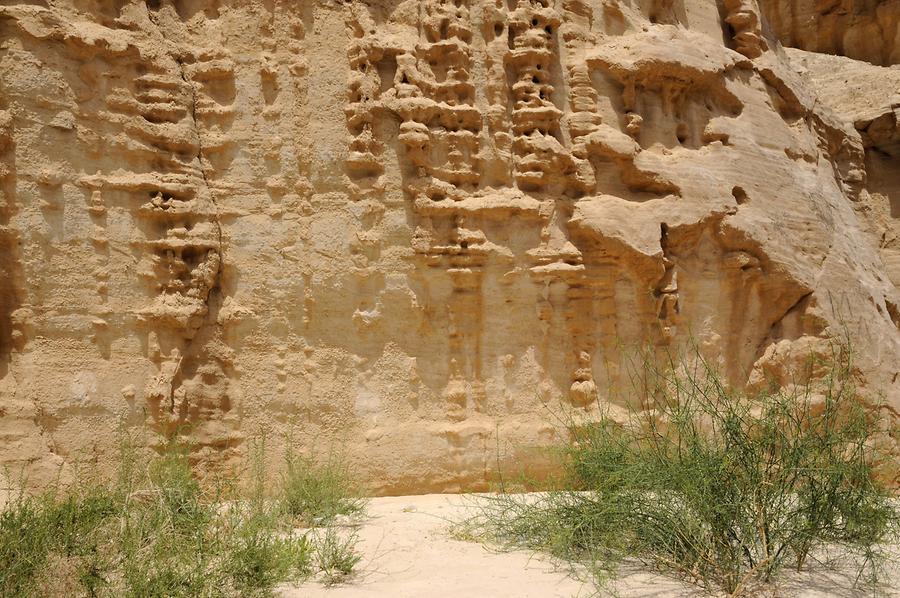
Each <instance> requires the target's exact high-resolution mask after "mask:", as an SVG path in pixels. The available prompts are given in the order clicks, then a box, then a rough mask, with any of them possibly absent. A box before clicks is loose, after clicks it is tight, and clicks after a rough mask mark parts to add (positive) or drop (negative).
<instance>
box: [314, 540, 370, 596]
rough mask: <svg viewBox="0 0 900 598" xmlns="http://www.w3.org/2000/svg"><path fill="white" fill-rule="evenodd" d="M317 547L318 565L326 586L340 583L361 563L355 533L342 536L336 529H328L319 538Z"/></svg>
mask: <svg viewBox="0 0 900 598" xmlns="http://www.w3.org/2000/svg"><path fill="white" fill-rule="evenodd" d="M316 546H317V550H316V563H317V565H318V567H319V570H320V571H321V572H322V582H323V583H324V584H325V585H329V586H330V585H334V584H337V583H340V582H341V581H343V580H344V578H346V577H347V576H348V575H350V573H351V572H352V571H353V569H354V567H356V565H357V564H358V563H359V560H360V555H359V554H358V553H357V552H356V549H355V546H356V534H355V533H351V534H349V535H343V536H342V535H341V534H340V533H338V532H337V531H336V530H335V529H334V528H332V527H328V528H325V529H324V531H323V532H322V533H321V535H320V536H319V538H318V542H317V544H316Z"/></svg>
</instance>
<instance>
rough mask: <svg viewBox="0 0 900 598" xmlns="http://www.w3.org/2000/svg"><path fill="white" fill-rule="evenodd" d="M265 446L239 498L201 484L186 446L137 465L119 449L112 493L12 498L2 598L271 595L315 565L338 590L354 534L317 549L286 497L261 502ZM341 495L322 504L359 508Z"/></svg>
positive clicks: (2, 558) (99, 487) (86, 488)
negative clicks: (290, 511)
mask: <svg viewBox="0 0 900 598" xmlns="http://www.w3.org/2000/svg"><path fill="white" fill-rule="evenodd" d="M260 447H261V448H260V451H256V450H255V449H254V450H253V451H251V470H252V471H253V475H254V476H255V479H254V481H253V484H252V485H251V488H250V491H249V492H244V493H242V494H241V495H235V492H234V491H233V490H232V489H230V488H223V487H221V486H216V487H214V488H205V487H203V486H201V484H200V483H199V482H198V481H197V479H196V477H195V476H194V474H193V471H192V468H191V465H190V461H189V459H188V454H187V451H186V450H185V448H184V447H182V446H179V445H177V444H172V445H171V446H169V447H168V448H167V449H166V450H165V451H163V453H162V454H161V455H159V456H158V457H157V458H154V459H153V460H151V461H150V463H149V465H148V466H147V467H140V466H139V465H138V463H139V460H138V459H137V458H136V456H135V452H134V450H133V446H131V445H130V444H129V443H123V451H122V455H121V459H120V472H119V475H118V477H117V479H116V480H114V481H113V482H112V483H108V484H103V483H87V484H83V485H81V486H80V487H74V488H68V489H66V490H65V491H61V490H54V491H51V492H47V493H45V494H42V495H39V496H26V495H20V496H17V497H15V498H14V499H13V500H12V501H11V502H10V503H9V504H8V505H6V507H5V508H4V510H3V511H2V513H0V595H2V596H10V597H19V596H23V597H31V596H46V597H55V596H60V595H85V596H111V597H112V596H115V597H119V596H125V597H135V598H138V597H140V598H155V597H159V598H162V597H166V598H171V597H185V598H188V597H191V598H194V597H210V598H212V597H220V596H221V597H228V596H267V595H271V593H272V591H273V590H274V588H275V586H276V585H277V584H279V583H282V582H285V581H293V580H300V579H303V578H306V577H308V576H310V575H311V574H313V573H314V572H315V570H316V566H317V564H321V565H320V566H326V565H327V567H328V569H327V570H325V571H323V575H324V578H325V579H326V581H327V582H328V583H336V582H337V581H339V580H340V579H341V578H343V577H345V576H346V575H347V574H349V573H350V572H351V571H352V569H353V567H354V566H355V565H356V563H357V562H358V557H356V560H353V558H351V557H350V556H347V555H354V554H355V553H354V552H353V545H352V543H353V542H355V536H353V537H352V538H347V539H345V541H344V543H343V544H340V543H334V542H333V543H332V544H328V543H323V544H322V545H321V546H319V545H318V544H317V543H316V544H315V545H314V543H313V541H312V540H311V535H310V532H303V533H298V532H297V531H296V530H295V529H294V523H295V521H294V518H293V517H292V516H291V515H289V514H288V513H287V512H286V511H285V510H284V508H283V503H284V497H282V496H274V497H268V496H265V495H264V494H263V493H262V489H264V488H265V479H264V476H265V473H264V471H263V469H262V468H261V467H258V466H257V465H256V461H257V460H258V459H260V458H261V456H262V453H261V451H262V450H264V445H260ZM295 475H299V474H298V473H296V470H295ZM337 492H338V491H337V489H335V488H332V489H331V490H330V494H329V496H330V498H329V500H331V501H333V502H334V503H340V501H341V500H344V499H346V500H348V501H351V502H352V501H353V500H354V499H351V498H349V497H340V496H339V495H338V493H337ZM226 498H227V499H228V500H226ZM360 508H361V506H360ZM326 536H327V533H326Z"/></svg>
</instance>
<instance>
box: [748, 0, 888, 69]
mask: <svg viewBox="0 0 900 598" xmlns="http://www.w3.org/2000/svg"><path fill="white" fill-rule="evenodd" d="M760 4H761V5H762V9H763V12H764V13H765V16H766V19H767V20H768V22H769V23H770V24H771V26H772V30H773V31H774V33H775V35H776V36H777V37H778V38H779V39H780V40H781V42H782V43H783V44H784V45H786V46H792V47H795V48H799V49H802V50H807V51H810V52H822V53H826V54H839V55H841V56H847V57H849V58H854V59H856V60H865V61H866V62H871V63H872V64H877V65H882V66H889V65H892V64H900V0H760Z"/></svg>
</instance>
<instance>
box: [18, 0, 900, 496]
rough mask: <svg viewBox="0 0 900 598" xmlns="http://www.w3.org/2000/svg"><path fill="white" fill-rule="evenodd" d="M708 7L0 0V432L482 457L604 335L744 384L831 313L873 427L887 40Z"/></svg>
mask: <svg viewBox="0 0 900 598" xmlns="http://www.w3.org/2000/svg"><path fill="white" fill-rule="evenodd" d="M721 4H722V5H721V8H720V7H719V6H717V4H716V3H711V2H702V1H699V0H685V1H683V2H682V1H674V2H672V1H662V0H653V1H649V0H648V1H639V0H633V1H630V0H452V1H451V0H421V1H419V0H402V1H401V0H371V1H344V2H338V1H328V0H318V1H312V0H310V1H303V2H297V1H288V0H273V1H268V2H263V1H261V0H260V1H256V0H235V1H221V2H220V1H206V2H203V1H199V0H193V1H188V0H174V1H173V0H155V1H149V0H148V1H147V2H143V1H137V0H134V1H127V0H119V1H117V2H112V1H110V2H102V1H100V0H58V1H54V2H46V3H44V2H20V3H16V2H6V3H4V5H3V6H0V190H2V194H3V201H2V203H0V273H2V276H3V278H2V280H0V409H2V412H0V430H2V438H3V443H2V446H0V460H2V461H3V462H5V463H7V464H10V465H12V466H14V467H19V466H22V467H24V470H25V471H27V473H28V475H29V476H31V479H32V480H34V483H41V482H42V480H43V481H46V480H47V479H50V478H49V477H48V476H52V475H55V472H56V470H57V469H58V468H60V467H62V468H63V471H64V472H65V471H66V468H65V467H66V466H65V464H66V463H70V462H72V461H73V460H75V459H76V458H83V457H85V456H92V457H95V458H96V460H97V462H98V463H100V464H108V463H110V462H111V460H112V455H113V454H114V447H115V443H116V439H117V437H118V436H119V435H120V430H122V429H132V428H133V429H138V430H143V431H144V433H145V437H146V442H147V443H148V444H151V445H153V444H160V443H161V442H163V441H164V439H165V438H167V437H170V436H172V435H182V436H184V437H185V438H187V439H189V442H190V443H191V446H192V447H193V451H194V456H195V457H196V459H197V460H198V461H200V462H201V463H203V464H204V465H205V466H206V467H208V468H210V469H215V468H229V467H231V466H233V465H235V464H236V463H238V461H239V458H240V457H241V456H242V455H243V454H244V452H245V451H246V448H247V442H248V439H249V438H251V437H254V436H256V435H258V434H260V433H262V432H263V431H266V432H267V433H268V435H269V437H270V438H271V439H273V440H272V441H273V443H274V444H275V446H276V447H277V446H278V445H279V443H281V442H282V439H283V438H284V437H285V436H286V435H290V436H291V438H292V439H293V440H292V441H293V442H295V443H297V444H298V445H300V446H301V447H302V448H304V449H314V450H321V451H325V450H332V449H337V450H342V451H345V452H346V453H347V454H348V456H349V457H350V459H351V460H352V462H353V464H354V466H355V467H357V468H358V469H359V471H361V472H362V473H363V475H364V476H365V477H366V479H367V480H368V481H369V482H370V483H371V485H372V488H373V490H374V491H376V492H408V491H424V490H454V489H459V488H462V487H477V486H479V485H482V484H483V483H484V482H485V480H486V479H488V478H489V477H490V476H491V475H492V471H493V468H494V467H495V459H496V458H497V457H498V455H499V456H500V458H501V459H512V458H514V457H519V458H524V459H525V460H526V461H527V458H525V457H523V456H522V455H521V454H520V453H519V451H518V450H517V448H516V447H521V446H527V445H534V444H541V443H546V442H549V441H551V440H552V439H553V435H554V433H555V422H554V421H551V418H550V417H548V415H547V411H546V409H545V407H544V403H546V402H551V403H553V404H560V403H557V401H561V404H562V405H566V406H569V407H571V408H573V409H584V410H588V411H589V410H591V409H596V408H597V406H598V405H604V404H612V405H613V406H617V405H618V406H622V401H626V400H627V395H628V393H627V392H624V391H623V390H622V389H625V388H627V383H628V380H629V373H628V371H627V370H628V367H627V357H626V354H627V351H626V350H624V349H623V347H635V346H650V347H654V348H655V349H656V350H659V351H664V350H665V349H667V348H677V347H679V346H683V345H684V344H686V343H690V342H696V343H697V344H698V345H699V347H700V348H701V350H702V351H703V352H704V353H705V354H706V355H707V356H709V357H710V358H711V359H713V360H714V361H715V362H716V363H717V364H719V365H720V366H721V367H722V368H723V370H724V371H725V372H726V373H727V375H728V377H729V379H730V381H731V383H732V384H734V385H736V386H737V387H743V386H746V385H748V384H750V385H751V386H752V385H758V384H760V383H761V380H763V379H764V378H766V377H767V376H770V375H776V376H777V375H779V374H778V373H779V372H782V373H783V372H784V371H785V368H787V366H789V365H790V363H792V362H794V361H796V360H797V359H799V358H800V357H802V356H805V355H807V354H808V353H809V351H825V350H827V346H828V340H827V339H828V338H830V337H832V336H835V335H839V334H842V333H843V331H845V330H846V331H848V332H849V333H850V335H851V337H852V339H853V343H854V347H855V349H856V351H857V353H858V361H857V364H858V367H859V370H860V375H861V379H862V380H863V389H864V390H865V392H867V393H868V396H870V397H875V396H879V395H880V396H883V397H885V401H886V405H887V406H886V408H885V416H884V418H883V420H884V422H885V426H886V427H887V428H888V429H889V430H890V429H892V430H894V431H896V421H897V420H896V413H897V409H898V408H900V379H898V377H900V330H898V328H900V293H898V289H897V286H896V285H897V284H898V283H900V225H898V222H900V220H898V218H900V195H898V193H900V191H898V178H897V177H898V175H897V173H898V172H900V167H898V161H897V138H898V134H897V103H896V101H895V100H888V99H884V98H880V97H877V96H876V95H875V92H874V91H873V88H872V86H873V85H875V84H874V83H872V84H870V83H869V77H871V80H872V81H874V82H877V84H878V85H882V86H883V87H884V88H885V89H888V88H890V87H891V86H893V89H894V90H895V91H896V89H897V86H896V84H895V83H896V81H897V76H896V75H897V71H896V70H895V69H888V68H883V67H875V66H871V65H867V66H870V68H872V69H875V70H873V71H871V75H867V76H866V78H863V79H859V84H858V85H857V86H856V87H853V86H847V85H844V86H843V87H841V86H840V85H838V86H837V87H838V88H840V89H836V90H834V89H833V88H834V85H832V83H831V82H829V80H828V74H829V73H833V72H835V71H834V69H833V68H831V67H826V68H825V69H824V70H823V69H820V68H818V65H819V64H820V62H821V61H825V60H828V59H833V60H835V61H837V62H838V63H840V64H841V65H845V64H848V62H847V61H848V59H845V58H842V57H834V56H825V57H820V56H819V55H810V56H811V58H809V60H806V59H805V58H804V56H806V55H807V54H804V53H802V52H799V51H793V50H792V51H791V52H790V53H789V55H788V54H785V52H784V51H783V50H782V49H781V47H780V44H779V43H778V41H777V40H776V39H775V38H773V37H771V35H770V28H769V26H768V24H767V23H766V20H765V18H764V16H763V14H762V13H761V12H760V8H759V6H758V5H757V3H756V1H755V0H733V1H732V0H726V1H725V2H724V3H721ZM762 4H763V5H766V4H772V3H766V2H763V3H762ZM818 4H821V3H818ZM818 4H817V5H818ZM882 4H885V5H887V4H891V3H882ZM894 4H896V3H894ZM777 8H778V7H772V6H768V7H767V10H766V13H768V14H770V16H771V15H772V14H774V13H773V11H776V9H777ZM879 10H880V9H879ZM878 14H881V13H880V12H879V13H878ZM892 14H893V13H892ZM879 18H880V17H879ZM888 21H890V19H888ZM829 22H831V21H829ZM854 22H855V21H854ZM890 22H892V23H895V28H896V19H895V20H894V21H890ZM784 23H786V21H784V19H783V18H782V21H778V22H777V23H776V27H775V30H778V31H780V30H781V29H783V28H784V27H788V28H790V27H789V26H788V25H784ZM835 23H836V24H834V25H833V27H835V28H841V27H845V25H843V24H841V23H838V22H835ZM846 27H849V25H847V26H846ZM791 31H792V32H794V33H792V35H794V34H795V33H796V30H795V29H791ZM848 31H849V30H848ZM785 35H786V34H785ZM848 35H849V34H848ZM792 39H793V38H792ZM891 43H893V42H891ZM798 45H802V44H798ZM803 47H807V49H813V50H823V51H827V52H835V53H840V52H838V50H842V51H843V50H847V48H849V47H850V45H849V44H847V43H844V44H843V45H842V46H840V47H839V48H836V47H835V46H834V45H827V44H826V45H816V46H815V47H809V46H808V45H803ZM860 47H862V46H860ZM866 47H867V48H868V46H866ZM885 48H887V50H885V51H886V52H887V53H886V54H884V53H883V56H882V55H879V56H881V58H879V59H877V60H876V59H875V58H873V57H874V56H875V55H874V54H871V52H869V50H866V52H869V53H868V54H866V55H865V56H862V57H863V58H866V59H868V60H870V61H871V62H875V63H878V64H889V63H891V62H896V50H895V49H891V48H896V45H893V46H891V45H890V44H888V42H884V44H883V46H881V49H882V50H884V49H885ZM848 53H849V52H848ZM851 55H852V53H851ZM788 56H790V58H789V57H788ZM804 61H805V62H804ZM804 65H805V66H804ZM867 72H868V71H867ZM853 89H855V90H857V91H856V92H854V93H857V92H858V93H859V94H860V96H861V97H863V98H865V100H866V101H867V102H868V103H867V104H866V106H865V109H862V108H861V107H860V106H859V105H858V104H857V103H856V102H849V101H847V100H846V97H847V96H846V95H843V96H842V95H841V94H848V93H851V91H852V90H853ZM835 98H837V99H835ZM841 98H845V99H841ZM882 100H884V101H882ZM782 381H783V382H784V381H785V380H782ZM611 389H612V390H611ZM498 447H499V449H498ZM498 450H499V453H498ZM529 458H530V457H529ZM534 462H535V463H537V459H536V458H534Z"/></svg>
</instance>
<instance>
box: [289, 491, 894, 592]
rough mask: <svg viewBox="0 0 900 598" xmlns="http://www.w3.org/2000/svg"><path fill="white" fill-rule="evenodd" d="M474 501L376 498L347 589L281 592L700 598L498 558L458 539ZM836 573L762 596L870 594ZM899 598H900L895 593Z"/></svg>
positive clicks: (543, 562) (508, 555)
mask: <svg viewBox="0 0 900 598" xmlns="http://www.w3.org/2000/svg"><path fill="white" fill-rule="evenodd" d="M472 500H473V499H472V497H462V496H458V495H440V494H432V495H424V496H401V497H387V498H375V499H372V500H371V501H370V502H369V504H368V507H367V518H366V519H365V521H364V523H363V525H362V526H361V527H360V528H359V544H358V546H357V548H358V550H359V552H360V553H361V554H362V555H363V558H362V561H361V563H360V564H359V565H358V567H357V569H358V572H357V573H356V574H355V575H354V576H353V577H352V578H351V579H349V580H348V582H347V583H344V584H341V585H337V586H333V587H330V588H328V587H324V586H323V585H322V584H321V583H319V582H317V581H309V582H307V583H305V584H303V585H301V586H299V587H296V586H294V587H290V586H282V587H281V588H279V596H281V597H282V598H370V597H376V596H377V597H384V598H470V597H471V598H493V597H497V598H505V597H510V598H513V597H514V598H555V597H559V598H583V597H587V596H598V595H600V596H607V595H609V596H613V595H614V596H620V597H622V598H630V597H639V596H640V597H648V598H653V597H659V598H662V597H670V596H671V597H679V598H681V597H683V598H687V597H700V596H709V594H707V593H703V592H701V591H699V590H697V589H696V588H694V587H692V586H688V585H686V584H683V583H681V582H679V581H677V580H673V579H671V578H668V577H663V576H660V575H655V574H652V573H648V572H646V571H643V570H641V569H639V568H637V567H627V566H626V567H624V568H623V570H622V571H621V572H620V577H619V578H618V579H617V580H616V581H615V583H613V584H612V585H611V586H610V587H608V588H605V589H603V590H601V591H598V590H597V588H596V587H595V586H594V584H593V583H592V582H590V581H589V580H579V579H576V577H575V576H573V575H570V574H569V571H567V570H566V569H565V568H564V567H560V566H554V564H553V563H552V562H551V561H550V560H549V559H547V558H545V557H541V556H538V555H534V554H532V553H529V552H527V551H513V552H498V551H496V550H491V549H489V548H487V547H485V546H483V545H481V544H478V543H476V542H466V541H462V540H456V539H453V538H452V537H451V534H450V527H451V525H452V523H453V522H457V521H460V520H461V519H463V518H464V517H465V516H466V513H467V511H468V510H469V509H470V508H471V504H472V502H471V501H472ZM851 582H852V580H850V579H848V578H847V577H846V576H844V575H839V574H837V573H835V572H834V571H833V570H832V569H831V568H829V567H819V568H818V569H817V570H815V571H814V572H812V573H808V574H804V575H802V576H795V577H791V578H789V579H788V580H787V581H785V582H784V583H782V584H781V585H780V586H779V587H778V588H773V589H769V590H767V591H766V592H764V593H763V594H762V595H765V596H778V597H782V596H783V597H785V598H788V597H790V598H827V597H845V598H851V597H856V596H864V595H871V594H870V593H869V594H866V593H863V592H856V591H854V590H853V589H852V588H851V587H850V586H851ZM889 595H893V596H898V595H900V594H898V593H889Z"/></svg>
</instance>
